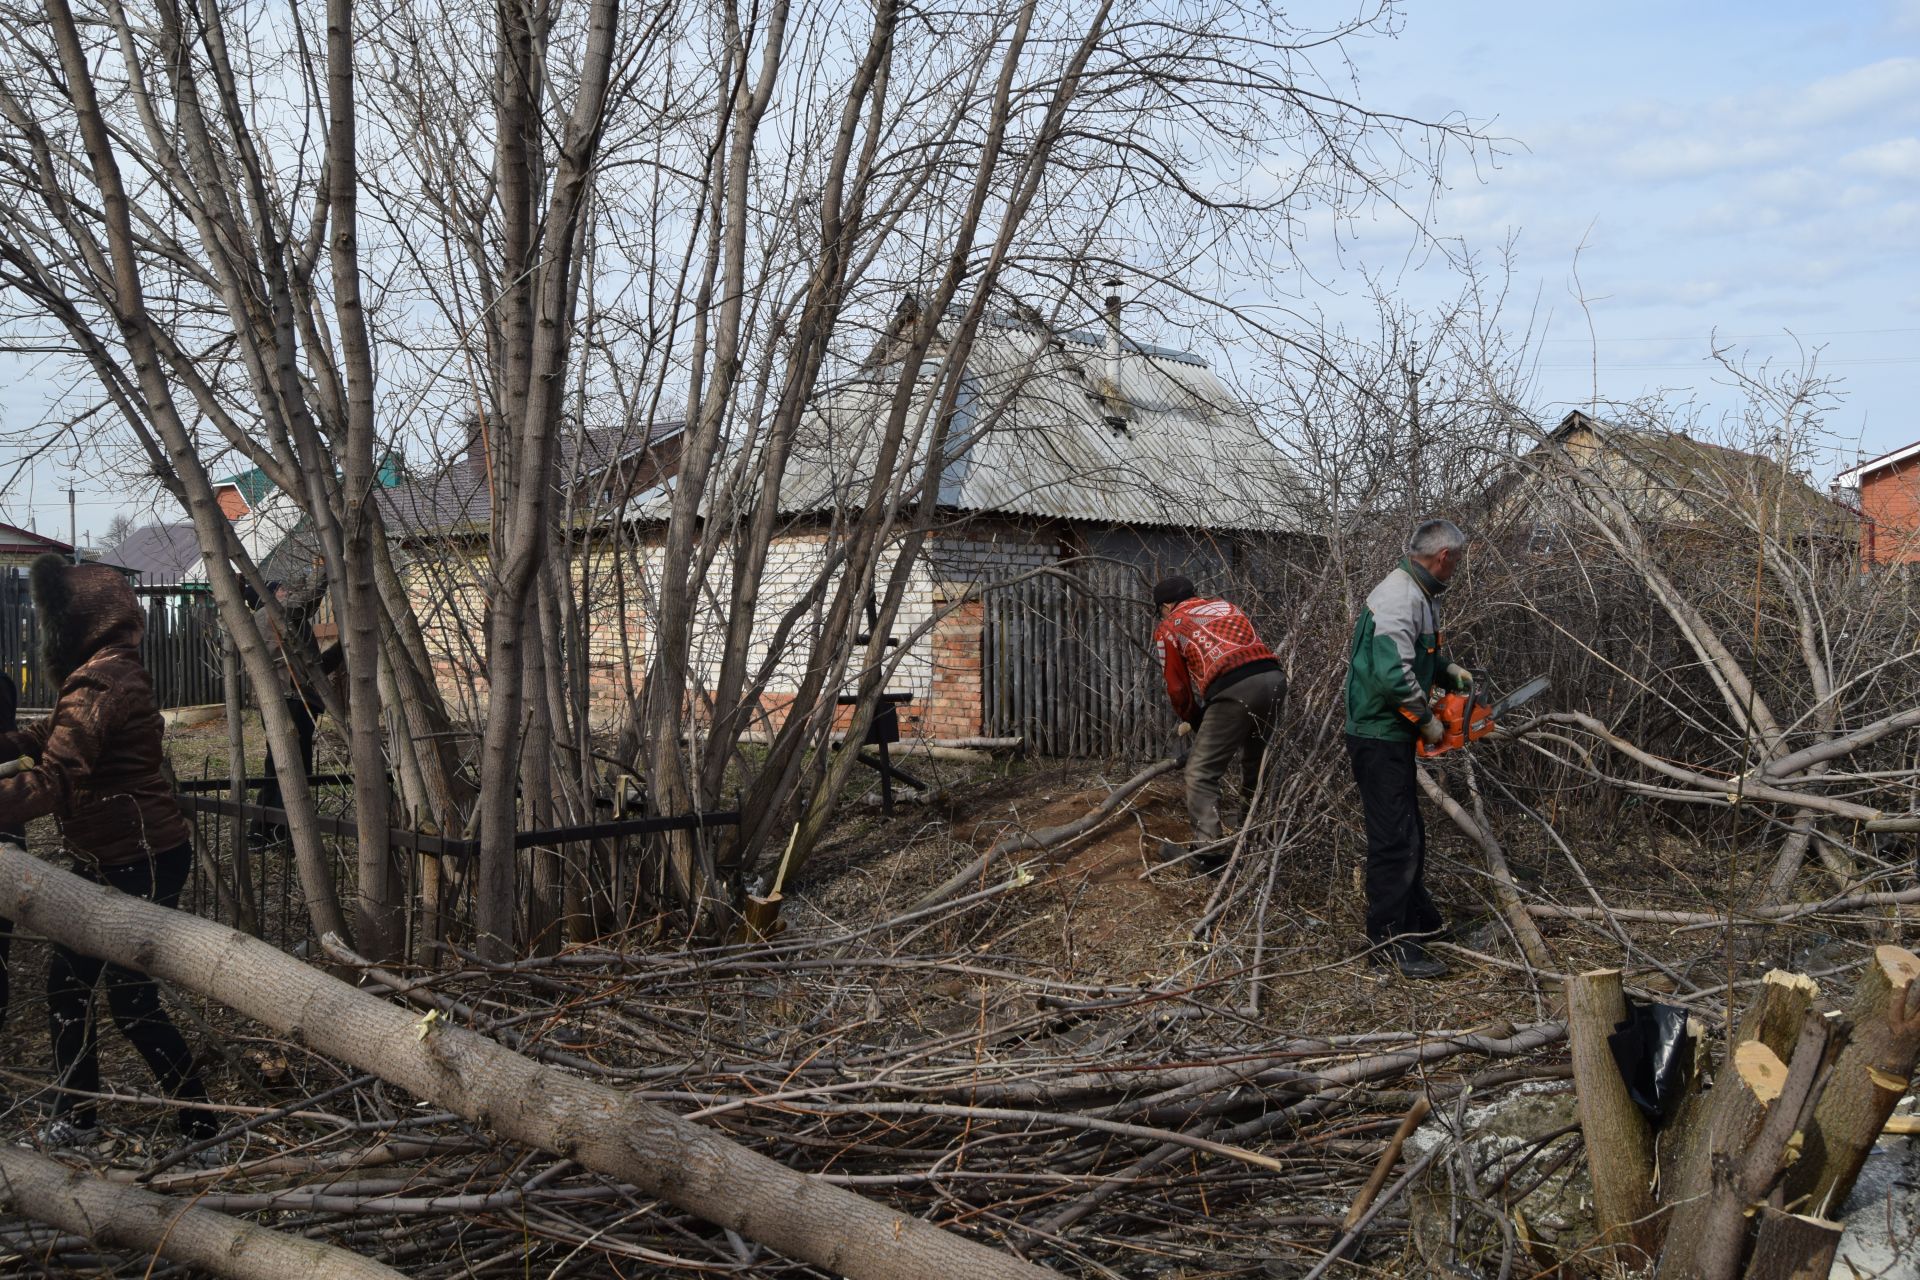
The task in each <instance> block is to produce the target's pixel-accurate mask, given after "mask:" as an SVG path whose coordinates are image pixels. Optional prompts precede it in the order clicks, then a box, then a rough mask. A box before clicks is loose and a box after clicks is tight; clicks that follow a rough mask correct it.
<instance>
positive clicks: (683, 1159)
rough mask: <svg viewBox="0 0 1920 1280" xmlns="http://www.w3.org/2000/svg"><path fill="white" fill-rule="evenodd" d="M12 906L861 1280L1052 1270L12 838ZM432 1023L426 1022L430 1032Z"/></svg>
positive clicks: (59, 933) (24, 920)
mask: <svg viewBox="0 0 1920 1280" xmlns="http://www.w3.org/2000/svg"><path fill="white" fill-rule="evenodd" d="M0 916H4V917H6V918H9V919H12V920H15V921H18V922H19V923H21V924H23V925H25V926H26V927H27V928H29V929H34V930H37V931H38V932H40V933H43V934H45V935H46V936H48V937H49V938H53V939H55V940H57V941H59V942H62V943H64V944H65V945H67V946H70V947H74V948H76V949H78V950H80V951H83V952H85V953H86V954H88V955H93V956H98V957H100V958H102V959H105V960H109V961H111V962H113V963H115V964H122V965H127V966H129V967H132V968H137V969H141V970H143V971H144V972H147V973H150V974H152V975H154V976H155V977H159V978H164V979H166V980H167V981H169V982H172V983H175V984H177V985H179V986H182V987H185V988H187V989H188V990H191V991H197V992H199V993H200V994H202V995H206V996H210V997H212V998H213V999H215V1000H218V1001H220V1002H221V1003H223V1004H225V1005H227V1006H228V1007H230V1008H232V1009H234V1010H237V1011H238V1012H240V1013H243V1014H245V1015H246V1016H248V1017H250V1018H253V1019H254V1020H256V1021H258V1022H260V1023H262V1024H264V1025H265V1026H267V1027H269V1028H271V1029H272V1030H273V1031H274V1032H275V1033H276V1034H279V1035H284V1036H290V1037H293V1038H296V1039H298V1040H299V1041H300V1042H301V1043H303V1044H306V1045H307V1046H309V1047H311V1048H313V1049H314V1050H316V1051H317V1052H321V1053H326V1054H329V1055H331V1056H334V1057H337V1058H340V1059H341V1060H343V1061H346V1062H349V1063H351V1064H353V1065H355V1066H357V1067H359V1068H360V1069H361V1070H363V1071H369V1072H372V1073H374V1074H376V1075H378V1076H380V1077H381V1078H383V1079H385V1080H387V1081H388V1082H389V1083H392V1084H394V1085H396V1086H398V1087H400V1088H402V1089H406V1090H408V1091H409V1092H411V1093H413V1094H415V1095H416V1096H418V1097H420V1098H424V1099H428V1100H431V1101H433V1102H435V1103H437V1104H438V1105H440V1106H443V1107H446V1108H447V1109H448V1110H451V1111H455V1112H458V1113H459V1114H461V1115H463V1116H466V1117H468V1118H469V1119H472V1120H474V1121H475V1122H477V1123H479V1124H481V1125H484V1126H487V1127H490V1128H492V1129H493V1130H494V1131H495V1132H496V1133H498V1134H500V1135H502V1136H503V1137H506V1138H510V1139H512V1140H514V1141H516V1142H524V1143H526V1144H528V1145H530V1146H536V1147H540V1148H543V1149H545V1150H548V1151H553V1152H555V1153H557V1154H560V1155H564V1156H566V1157H567V1158H569V1159H572V1160H577V1161H579V1162H580V1163H581V1164H582V1165H585V1166H586V1167H588V1168H591V1169H596V1170H599V1171H600V1172H602V1173H606V1174H609V1175H611V1176H613V1177H615V1178H619V1179H622V1180H624V1181H627V1182H631V1183H632V1184H634V1185H635V1186H637V1187H639V1188H640V1189H641V1190H642V1191H643V1192H645V1193H646V1194H648V1195H653V1196H658V1197H660V1198H661V1199H664V1200H666V1201H669V1202H670V1203H672V1204H675V1205H678V1206H679V1207H681V1208H683V1209H685V1210H687V1211H688V1212H690V1213H694V1214H697V1215H699V1216H700V1217H702V1218H705V1219H706V1220H707V1221H709V1222H713V1223H717V1224H719V1225H720V1226H723V1227H726V1228H728V1229H729V1230H732V1231H734V1232H737V1233H738V1234H740V1235H743V1236H746V1237H748V1238H750V1239H753V1240H758V1241H760V1242H761V1243H763V1244H765V1245H767V1246H768V1247H769V1248H772V1249H775V1250H777V1251H779V1252H780V1253H783V1254H785V1255H787V1256H788V1257H791V1258H794V1259H797V1260H800V1261H805V1262H810V1263H812V1264H814V1265H815V1266H817V1267H820V1268H821V1269H823V1270H826V1271H829V1272H832V1273H835V1274H839V1275H845V1276H847V1277H850V1280H924V1278H925V1277H928V1276H966V1277H969V1280H1039V1278H1040V1277H1043V1276H1046V1275H1049V1274H1052V1273H1050V1272H1048V1271H1046V1270H1044V1269H1042V1268H1040V1267H1037V1266H1034V1265H1032V1264H1030V1263H1026V1262H1022V1261H1020V1260H1018V1259H1016V1258H1013V1257H1010V1256H1008V1255H1006V1254H1003V1253H999V1252H996V1251H995V1250H992V1249H989V1248H987V1247H985V1246H984V1245H978V1244H974V1243H972V1242H970V1241H968V1240H965V1239H962V1238H961V1237H959V1236H957V1235H953V1234H950V1233H948V1232H946V1231H942V1230H941V1229H939V1228H937V1227H934V1226H932V1225H930V1224H928V1223H926V1222H923V1221H921V1220H920V1219H919V1218H917V1217H915V1216H913V1215H912V1214H911V1213H906V1212H901V1211H898V1210H895V1209H892V1208H889V1207H888V1206H886V1205H882V1204H877V1203H875V1202H874V1201H871V1200H868V1199H866V1198H865V1197H862V1196H858V1195H855V1194H853V1193H852V1192H849V1191H845V1190H842V1189H840V1188H838V1187H834V1186H830V1185H829V1184H827V1183H824V1182H820V1181H817V1180H815V1179H813V1178H810V1177H808V1176H806V1175H805V1174H801V1173H797V1172H795V1171H794V1170H792V1169H789V1168H787V1167H786V1166H784V1165H781V1164H779V1163H777V1162H775V1161H773V1160H770V1159H768V1158H767V1157H765V1156H762V1155H760V1154H758V1153H756V1152H752V1151H748V1150H747V1149H745V1148H744V1147H741V1146H739V1145H737V1144H736V1143H733V1142H731V1141H729V1140H727V1139H725V1138H723V1137H721V1136H720V1135H718V1134H717V1133H715V1132H713V1131H712V1130H710V1129H705V1128H702V1127H700V1126H699V1125H696V1124H694V1123H692V1122H691V1121H688V1120H683V1119H681V1118H680V1117H679V1116H676V1115H673V1114H672V1113H671V1112H667V1111H663V1110H661V1109H660V1108H658V1107H655V1106H653V1105H651V1104H649V1103H646V1102H643V1101H641V1100H639V1099H637V1098H634V1097H632V1096H631V1095H629V1094H624V1093H621V1092H619V1091H617V1090H614V1089H611V1088H608V1087H606V1086H605V1085H600V1084H594V1083H592V1082H589V1081H587V1080H583V1079H580V1078H579V1077H577V1076H574V1075H571V1074H569V1073H567V1072H564V1071H561V1070H558V1069H555V1068H552V1067H544V1066H541V1065H540V1064H538V1063H536V1062H533V1061H531V1060H529V1059H527V1058H524V1057H522V1056H520V1055H519V1054H517V1053H514V1052H513V1051H512V1050H510V1049H507V1048H505V1047H503V1046H501V1045H499V1044H497V1043H495V1042H494V1041H492V1040H489V1039H487V1038H486V1037H484V1036H480V1035H477V1034H475V1033H474V1032H471V1031H467V1030H464V1029H462V1028H459V1027H454V1026H446V1025H443V1024H435V1026H434V1028H433V1029H431V1030H427V1029H426V1027H425V1026H424V1024H423V1023H422V1022H421V1020H420V1019H419V1018H417V1017H415V1016H414V1015H413V1014H412V1013H410V1012H409V1011H407V1010H405V1009H402V1008H398V1007H396V1006H394V1005H391V1004H388V1003H387V1002H385V1001H384V1000H380V999H378V998H376V997H374V996H371V995H368V994H366V993H364V992H360V991H356V990H354V989H353V988H352V987H350V986H348V985H347V984H346V983H344V982H341V981H339V980H337V979H335V978H332V977H329V976H328V975H326V974H324V973H321V972H320V971H318V970H316V969H313V968H310V967H308V966H306V965H303V964H301V963H300V962H299V961H297V960H295V959H293V958H292V957H290V956H287V955H283V954H282V953H281V952H279V951H277V950H275V949H274V948H272V947H270V946H268V945H266V944H265V943H263V942H258V941H256V940H254V939H251V938H248V937H246V936H245V935H244V934H240V933H237V932H235V931H233V930H231V929H227V928H224V927H222V926H220V925H217V924H212V923H210V922H208V921H205V920H201V919H199V918H198V917H196V916H190V915H186V914H185V913H183V912H179V911H171V910H168V909H167V908H165V907H159V906H155V905H154V904H152V903H149V902H144V901H141V900H140V899H137V898H132V897H129V896H127V895H126V894H123V893H118V892H115V891H114V890H112V889H107V888H103V887H101V886H98V885H94V884H90V883H89V882H87V881H85V880H82V879H81V878H80V877H78V876H76V875H73V874H71V873H70V872H66V871H62V870H59V869H58V868H55V867H52V866H49V865H48V864H46V863H43V862H41V861H39V860H38V859H36V858H33V857H30V856H29V855H28V854H27V853H26V852H25V851H24V850H21V849H19V848H16V847H13V846H10V845H0ZM423 1032H424V1034H423Z"/></svg>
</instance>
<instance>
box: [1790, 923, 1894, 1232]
mask: <svg viewBox="0 0 1920 1280" xmlns="http://www.w3.org/2000/svg"><path fill="white" fill-rule="evenodd" d="M1848 1016H1849V1017H1850V1018H1851V1019H1852V1021H1853V1035H1852V1038H1851V1039H1850V1040H1848V1042H1847V1044H1846V1047H1845V1048H1843V1049H1842V1050H1841V1051H1840V1054H1839V1056H1838V1057H1837V1058H1836V1059H1835V1061H1834V1064H1833V1073H1832V1075H1831V1077H1830V1078H1829V1079H1828V1082H1827V1088H1826V1092H1824V1093H1822V1094H1821V1095H1820V1103H1819V1105H1818V1106H1817V1107H1815V1108H1814V1113H1813V1120H1812V1123H1811V1124H1810V1125H1809V1126H1808V1127H1807V1134H1806V1143H1805V1146H1804V1148H1803V1149H1802V1151H1801V1154H1800V1159H1799V1160H1798V1161H1796V1162H1795V1163H1794V1165H1793V1167H1792V1168H1791V1169H1789V1170H1788V1171H1787V1180H1786V1207H1787V1208H1789V1209H1792V1210H1795V1211H1796V1212H1799V1213H1805V1214H1810V1215H1813V1216H1816V1217H1824V1216H1826V1215H1828V1214H1832V1213H1837V1212H1838V1211H1839V1208H1840V1206H1841V1205H1843V1204H1845V1203H1846V1200H1847V1196H1848V1195H1849V1194H1851V1193H1852V1191H1853V1184H1854V1181H1855V1179H1857V1178H1858V1177H1859V1176H1860V1168H1861V1166H1862V1165H1864V1164H1866V1162H1867V1153H1868V1152H1870V1151H1872V1150H1873V1144H1874V1143H1875V1142H1877V1141H1879V1138H1880V1133H1881V1131H1882V1130H1883V1129H1885V1128H1886V1124H1887V1119H1888V1117H1890V1116H1891V1115H1892V1114H1893V1109H1894V1107H1895V1106H1896V1105H1897V1104H1898V1103H1899V1101H1900V1099H1901V1098H1902V1097H1903V1096H1904V1095H1905V1094H1906V1091H1907V1088H1908V1085H1909V1082H1910V1081H1911V1080H1912V1079H1913V1068H1914V1062H1915V1060H1916V1059H1917V1058H1920V956H1916V955H1914V954H1913V952H1911V951H1907V950H1904V949H1903V948H1900V947H1891V946H1886V947H1880V948H1878V949H1877V950H1876V951H1875V952H1874V953H1873V963H1872V964H1870V965H1868V966H1867V967H1866V969H1865V970H1863V971H1862V972H1861V975H1860V981H1859V984H1858V986H1856V987H1855V988H1854V998H1853V1007H1852V1008H1851V1009H1850V1010H1849V1011H1848Z"/></svg>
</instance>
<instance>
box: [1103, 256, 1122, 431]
mask: <svg viewBox="0 0 1920 1280" xmlns="http://www.w3.org/2000/svg"><path fill="white" fill-rule="evenodd" d="M1105 283H1106V289H1107V348H1106V365H1107V386H1108V389H1109V394H1110V395H1111V397H1112V399H1114V400H1115V401H1118V400H1119V399H1120V281H1118V280H1108V281H1106V282H1105Z"/></svg>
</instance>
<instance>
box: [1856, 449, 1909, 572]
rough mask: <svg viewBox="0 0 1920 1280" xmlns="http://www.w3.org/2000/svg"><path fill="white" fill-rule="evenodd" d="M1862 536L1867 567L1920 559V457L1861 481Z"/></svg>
mask: <svg viewBox="0 0 1920 1280" xmlns="http://www.w3.org/2000/svg"><path fill="white" fill-rule="evenodd" d="M1860 510H1861V512H1862V513H1863V514H1865V516H1866V517H1867V520H1868V522H1869V523H1868V526H1867V528H1866V529H1865V530H1863V531H1862V533H1861V537H1860V555H1861V558H1862V560H1863V561H1864V562H1865V567H1866V568H1869V569H1871V568H1873V567H1874V566H1875V565H1885V564H1907V563H1911V562H1913V561H1916V560H1920V458H1909V459H1908V460H1907V461H1905V462H1901V463H1898V464H1896V465H1894V466H1891V467H1883V468H1882V469H1880V470H1879V471H1876V472H1874V473H1873V474H1872V475H1870V476H1867V477H1866V478H1865V479H1863V480H1862V481H1861V482H1860Z"/></svg>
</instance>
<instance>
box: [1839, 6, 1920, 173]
mask: <svg viewBox="0 0 1920 1280" xmlns="http://www.w3.org/2000/svg"><path fill="white" fill-rule="evenodd" d="M1915 3H1916V4H1920V0H1915ZM1841 163H1842V164H1845V165H1847V166H1848V167H1849V168H1853V169H1860V170H1864V171H1866V172H1868V173H1872V174H1877V175H1878V176H1880V177H1882V178H1900V179H1914V178H1920V138H1890V139H1888V140H1887V141H1885V142H1876V143H1874V144H1873V145H1872V146H1870V147H1861V148H1860V149H1859V150H1857V151H1851V152H1848V153H1847V155H1846V156H1844V157H1843V158H1842V160H1841Z"/></svg>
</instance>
